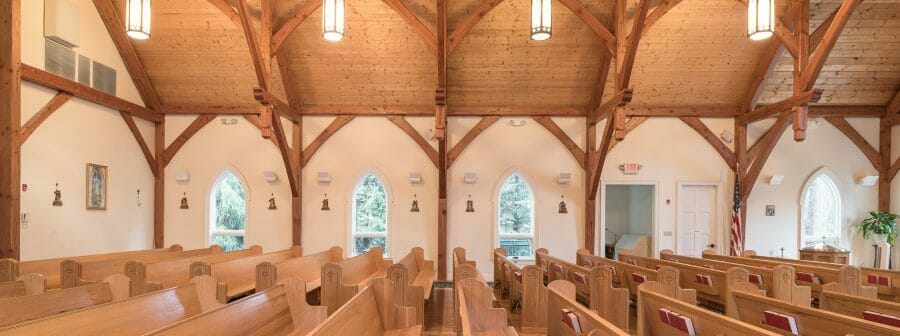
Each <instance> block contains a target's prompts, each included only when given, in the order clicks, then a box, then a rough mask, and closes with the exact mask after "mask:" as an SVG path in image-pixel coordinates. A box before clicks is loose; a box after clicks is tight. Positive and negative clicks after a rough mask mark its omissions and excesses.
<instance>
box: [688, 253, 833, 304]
mask: <svg viewBox="0 0 900 336" xmlns="http://www.w3.org/2000/svg"><path fill="white" fill-rule="evenodd" d="M703 259H710V260H719V261H726V262H730V263H735V264H740V265H745V266H754V267H764V268H773V269H774V268H775V266H778V265H784V264H786V263H780V262H772V261H767V260H759V259H751V258H743V257H732V256H721V255H716V252H715V250H711V249H707V250H703ZM789 265H790V266H791V267H793V268H794V271H795V272H796V273H795V274H796V278H795V280H796V283H797V284H798V285H801V286H809V287H810V289H811V290H812V295H813V298H818V296H819V293H821V290H822V285H824V284H827V283H829V282H837V281H838V278H839V274H838V270H837V269H832V268H824V267H819V266H810V265H803V264H789ZM809 279H812V281H806V280H809Z"/></svg>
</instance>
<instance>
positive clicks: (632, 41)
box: [616, 0, 650, 90]
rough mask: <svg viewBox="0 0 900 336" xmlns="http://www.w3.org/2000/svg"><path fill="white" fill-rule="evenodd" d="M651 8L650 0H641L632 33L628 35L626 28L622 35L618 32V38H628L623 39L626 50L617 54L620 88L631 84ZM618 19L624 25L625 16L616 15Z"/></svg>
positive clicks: (617, 73)
mask: <svg viewBox="0 0 900 336" xmlns="http://www.w3.org/2000/svg"><path fill="white" fill-rule="evenodd" d="M649 9H650V0H641V2H640V3H638V12H637V14H636V16H635V18H634V22H633V23H632V27H631V35H626V34H625V31H624V30H623V31H622V34H621V35H618V32H617V37H616V39H625V40H627V41H623V42H624V47H625V50H624V51H619V52H622V54H621V55H620V54H618V53H617V54H616V58H617V59H616V67H617V69H616V83H618V88H619V89H620V90H622V89H625V88H627V87H628V86H629V84H631V70H632V69H634V58H635V57H636V56H637V48H638V45H639V42H640V41H641V36H642V35H643V33H644V27H645V26H644V22H646V19H647V11H648V10H649ZM617 12H618V11H617ZM623 13H624V9H623ZM616 20H620V21H622V25H624V20H625V17H624V16H620V17H616ZM621 27H622V26H617V27H616V28H617V29H619V28H621ZM626 36H627V37H626ZM620 56H621V57H622V60H621V61H620V60H619V59H618V58H619V57H620Z"/></svg>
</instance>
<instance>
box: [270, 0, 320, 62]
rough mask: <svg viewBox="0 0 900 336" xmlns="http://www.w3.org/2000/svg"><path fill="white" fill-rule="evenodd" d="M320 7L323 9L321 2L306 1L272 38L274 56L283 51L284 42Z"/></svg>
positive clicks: (318, 0) (316, 0) (314, 0)
mask: <svg viewBox="0 0 900 336" xmlns="http://www.w3.org/2000/svg"><path fill="white" fill-rule="evenodd" d="M319 7H322V1H321V0H306V3H305V4H303V7H300V9H299V10H297V12H296V13H294V15H292V16H291V18H290V19H288V20H287V21H285V22H284V24H283V25H281V28H278V31H277V32H276V33H275V34H274V35H273V36H272V46H271V49H272V55H277V54H278V52H279V51H281V47H282V46H284V42H285V41H287V39H288V37H289V36H291V33H293V32H294V30H296V29H297V27H299V26H300V24H301V23H303V21H304V20H306V18H308V17H309V16H310V15H312V14H313V13H314V12H315V11H316V10H317V9H319Z"/></svg>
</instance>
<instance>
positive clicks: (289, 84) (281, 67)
mask: <svg viewBox="0 0 900 336" xmlns="http://www.w3.org/2000/svg"><path fill="white" fill-rule="evenodd" d="M286 58H287V57H286V56H285V55H284V53H278V54H275V60H276V61H277V62H278V72H279V73H281V85H282V86H283V87H284V95H285V96H286V97H287V100H288V101H287V102H288V105H290V106H291V108H293V109H294V110H295V111H296V110H297V107H298V106H301V105H303V101H302V100H301V99H300V95H299V94H297V90H296V88H295V87H294V83H295V82H294V79H293V76H291V72H290V70H288V65H287V59H286ZM296 113H297V117H298V118H299V117H300V112H296Z"/></svg>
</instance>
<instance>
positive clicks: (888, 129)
mask: <svg viewBox="0 0 900 336" xmlns="http://www.w3.org/2000/svg"><path fill="white" fill-rule="evenodd" d="M878 126H879V127H878V151H879V153H881V167H880V169H878V175H879V176H880V177H879V178H878V210H879V211H885V212H890V211H891V182H892V181H893V180H894V178H895V177H896V176H897V170H898V169H900V159H898V160H897V161H895V162H894V164H891V146H892V144H891V142H892V141H893V140H892V139H893V134H892V133H893V130H894V127H893V126H892V125H891V124H888V123H887V122H886V120H885V119H883V118H882V119H881V121H880V122H879V125H878Z"/></svg>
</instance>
